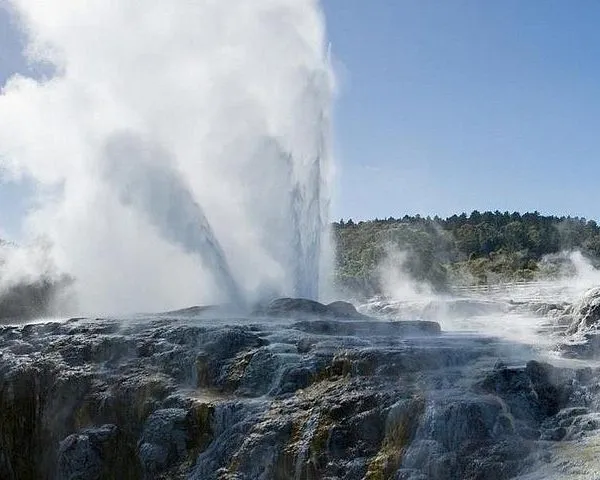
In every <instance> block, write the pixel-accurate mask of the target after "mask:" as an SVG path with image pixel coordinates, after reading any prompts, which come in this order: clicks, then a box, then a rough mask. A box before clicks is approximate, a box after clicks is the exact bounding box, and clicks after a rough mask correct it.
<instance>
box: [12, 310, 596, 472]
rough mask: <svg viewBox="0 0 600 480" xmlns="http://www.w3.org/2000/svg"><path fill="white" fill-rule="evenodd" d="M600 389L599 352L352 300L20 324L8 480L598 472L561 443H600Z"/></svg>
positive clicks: (15, 331) (17, 327)
mask: <svg viewBox="0 0 600 480" xmlns="http://www.w3.org/2000/svg"><path fill="white" fill-rule="evenodd" d="M532 358H534V359H533V360H532ZM599 391H600V371H599V370H598V369H597V368H595V367H593V366H586V365H580V364H577V365H562V366H552V365H551V364H550V363H547V362H545V361H542V359H541V358H540V357H539V354H538V352H536V351H535V349H532V347H531V346H529V345H523V344H516V343H514V342H511V341H507V340H503V339H501V338H499V337H494V336H486V335H480V334H472V333H464V332H463V333H448V332H445V333H443V332H442V331H441V330H440V327H439V325H438V324H437V323H435V322H432V321H393V320H390V319H381V318H375V317H370V316H367V315H364V314H360V313H358V312H357V311H356V310H354V308H353V307H352V306H351V305H349V304H345V303H342V302H336V303H334V304H330V305H322V304H319V303H316V302H310V301H306V300H295V299H280V300H278V301H275V302H273V303H271V304H269V305H265V306H262V307H259V308H257V310H256V311H255V312H254V314H253V315H251V316H246V317H242V318H238V317H236V316H233V315H226V314H224V313H223V312H220V311H219V310H218V309H214V308H212V309H211V308H208V309H205V308H198V307H196V308H191V309H186V310H182V311H178V312H171V313H167V314H163V315H155V316H145V317H137V318H129V319H85V318H81V319H71V320H68V321H60V322H58V321H57V322H50V323H33V324H26V325H12V326H4V327H1V328H0V478H2V479H7V480H13V479H18V480H22V479H73V480H74V479H178V478H191V479H229V480H234V479H235V480H246V479H248V480H250V479H290V478H295V479H320V478H327V479H336V478H338V479H357V480H358V479H403V480H424V479H508V478H515V477H519V476H522V477H523V478H535V477H531V475H534V474H535V472H540V471H545V472H546V474H545V476H544V477H540V478H550V477H551V476H552V475H557V478H594V477H591V476H590V477H585V476H577V475H579V473H581V472H582V471H583V475H585V471H584V470H582V468H583V467H581V465H580V467H577V465H579V464H577V462H578V461H579V460H578V457H577V456H576V455H570V456H569V457H568V458H567V459H564V460H561V461H560V462H559V461H558V459H561V458H562V457H561V456H560V455H561V451H564V450H560V449H558V450H557V445H560V446H561V447H564V448H568V447H569V446H570V447H571V448H573V449H574V450H576V449H575V448H574V445H580V444H582V442H593V441H595V439H596V432H597V431H598V429H600V413H597V412H599V411H600V410H599V409H600V405H599V403H600V402H599V401H598V399H597V397H599V395H598V392H599ZM599 398H600V397H599ZM590 462H591V460H590ZM590 462H588V463H589V468H590V469H592V468H595V466H594V465H592V463H590ZM586 465H587V464H585V463H584V467H585V466H586ZM577 468H579V470H577ZM544 469H546V470H544ZM592 471H593V470H590V472H592ZM578 472H579V473H578ZM569 475H571V477H569ZM528 476H529V477H528Z"/></svg>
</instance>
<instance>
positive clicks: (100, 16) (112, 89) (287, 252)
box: [0, 0, 334, 312]
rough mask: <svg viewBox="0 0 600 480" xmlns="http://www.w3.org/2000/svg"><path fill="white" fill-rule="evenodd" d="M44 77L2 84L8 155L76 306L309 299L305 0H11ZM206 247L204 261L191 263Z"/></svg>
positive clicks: (316, 262) (316, 162) (323, 142)
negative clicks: (68, 279)
mask: <svg viewBox="0 0 600 480" xmlns="http://www.w3.org/2000/svg"><path fill="white" fill-rule="evenodd" d="M9 8H10V9H11V12H12V13H13V14H14V17H15V18H16V19H18V21H19V24H20V25H21V26H22V28H23V32H24V34H25V36H26V38H27V54H28V55H29V57H30V58H31V60H32V61H35V62H44V63H47V64H49V65H51V67H52V70H53V71H54V74H53V75H52V76H51V77H50V78H47V79H41V80H40V79H32V78H24V77H22V76H14V77H12V78H11V79H10V80H9V81H8V82H7V84H6V85H5V86H4V87H3V90H2V94H1V95H0V162H1V164H0V167H1V168H2V169H3V170H6V171H8V172H10V173H11V174H12V175H17V176H19V175H25V176H28V177H30V178H31V179H33V180H34V181H35V182H36V183H37V185H38V187H39V191H40V194H42V193H43V194H44V195H45V197H44V201H43V202H40V203H41V205H42V206H41V207H40V208H39V209H38V210H37V211H35V212H33V213H32V214H31V215H30V217H29V218H28V219H27V228H28V231H29V232H30V233H31V234H32V235H36V236H37V235H44V236H45V237H46V238H47V239H48V240H49V242H50V245H51V252H50V253H51V257H52V260H53V262H54V263H55V264H56V267H57V268H58V269H59V270H60V271H63V272H66V273H69V274H70V275H72V276H73V277H74V278H75V279H76V284H75V286H74V288H75V290H76V293H77V298H78V300H79V302H80V308H81V309H84V310H88V311H96V312H97V311H104V312H109V311H119V312H127V311H136V310H137V311H139V310H154V309H165V308H175V307H179V306H181V305H188V304H196V303H204V302H216V301H231V300H234V301H235V300H237V298H236V297H244V298H246V299H252V298H254V297H257V296H260V295H262V294H264V292H272V293H274V294H275V293H276V294H296V295H303V296H312V297H316V296H318V294H319V291H318V290H319V289H322V285H321V286H319V280H320V279H322V278H323V276H322V269H323V267H322V265H323V264H324V262H323V257H324V256H326V255H327V252H328V250H329V246H328V242H327V235H326V225H328V223H329V222H328V207H329V204H328V189H329V187H328V185H329V183H330V177H331V173H332V162H331V158H330V152H329V136H330V135H329V118H330V106H331V99H332V96H333V90H334V84H333V76H332V73H331V68H330V65H329V61H328V55H327V48H326V47H327V46H326V41H325V31H324V22H323V18H322V14H321V12H320V8H319V4H318V2H317V1H314V0H220V1H218V2H214V1H208V0H204V1H202V0H200V1H197V2H188V1H185V0H173V1H170V2H163V1H159V0H148V1H145V2H106V1H104V0H91V1H88V2H84V3H81V2H71V1H67V0H52V1H47V2H35V1H31V0H9ZM199 259H200V260H201V261H199Z"/></svg>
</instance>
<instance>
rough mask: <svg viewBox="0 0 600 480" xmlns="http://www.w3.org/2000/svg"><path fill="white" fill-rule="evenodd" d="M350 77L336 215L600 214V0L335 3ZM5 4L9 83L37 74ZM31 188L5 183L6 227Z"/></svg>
mask: <svg viewBox="0 0 600 480" xmlns="http://www.w3.org/2000/svg"><path fill="white" fill-rule="evenodd" d="M323 4H324V8H325V13H326V18H327V24H328V30H329V37H330V41H331V43H332V49H333V52H334V56H335V64H336V70H337V73H338V77H339V83H340V95H339V98H338V101H337V103H336V114H335V134H336V154H337V159H338V164H339V172H338V182H337V185H336V193H335V202H334V212H333V214H334V218H340V217H344V218H349V217H352V218H354V219H364V218H373V217H380V218H381V217H388V216H396V217H398V216H403V215H404V214H407V213H408V214H415V213H420V214H423V215H428V214H431V215H435V214H439V215H443V216H445V215H450V214H452V213H455V212H456V213H459V212H462V211H471V210H473V209H478V210H488V209H490V210H496V209H499V210H511V211H512V210H520V211H525V210H539V211H541V212H543V213H556V214H572V215H582V216H586V217H588V218H595V219H599V218H600V188H598V185H599V179H600V134H599V132H598V125H599V124H600V28H598V25H600V2H599V1H597V0H577V1H574V2H569V1H565V0H544V1H541V0H539V1H533V0H532V1H524V0H502V1H493V0H435V1H434V0H369V1H366V0H323ZM19 51H20V43H19V41H18V35H17V34H16V32H15V30H14V29H11V28H10V26H9V23H8V18H7V16H6V14H5V13H4V12H3V10H2V9H1V8H0V84H2V83H3V82H4V81H5V79H6V78H7V76H8V75H10V74H11V73H13V72H15V71H21V72H22V71H25V70H26V68H27V67H26V64H25V62H24V61H23V59H22V58H21V56H20V53H19ZM24 191H30V188H27V187H23V186H19V185H14V184H13V185H10V184H8V185H7V184H3V185H0V234H1V232H5V234H6V233H8V235H9V236H13V237H16V236H18V233H17V232H18V229H19V221H20V218H21V216H22V215H23V212H24V211H25V209H26V208H27V205H28V203H27V202H28V200H27V195H24V194H23V192H24Z"/></svg>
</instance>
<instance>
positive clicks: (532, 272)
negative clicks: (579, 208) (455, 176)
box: [333, 211, 600, 293]
mask: <svg viewBox="0 0 600 480" xmlns="http://www.w3.org/2000/svg"><path fill="white" fill-rule="evenodd" d="M333 231H334V239H335V242H336V246H337V271H336V274H337V283H338V285H339V286H342V287H347V288H351V289H353V290H363V291H365V290H366V291H367V292H368V293H374V292H376V291H377V290H378V285H377V282H378V268H380V266H381V265H382V264H383V263H385V261H386V258H388V256H389V252H390V251H403V252H406V254H407V255H406V263H405V265H404V269H405V270H406V271H407V273H409V274H410V275H411V276H412V277H413V278H415V279H416V280H420V281H427V282H429V283H431V284H433V285H434V286H435V287H437V288H444V287H445V286H447V285H449V284H451V283H489V282H496V281H514V280H529V279H533V278H538V277H540V276H547V275H552V274H553V273H555V272H554V270H553V268H552V267H550V266H549V265H551V264H550V263H548V262H547V261H546V260H547V258H548V256H551V255H553V254H554V255H557V254H560V252H564V251H573V250H579V251H581V252H582V253H583V254H584V255H585V256H587V257H589V258H590V259H591V260H592V261H595V260H596V259H599V258H600V227H599V226H598V225H597V223H596V222H595V221H593V220H586V219H585V218H579V217H557V216H544V215H541V214H539V213H538V212H533V213H525V214H520V213H509V212H504V213H502V212H499V211H496V212H483V213H480V212H478V211H474V212H472V213H471V214H470V215H467V214H465V213H463V214H461V215H453V216H451V217H449V218H445V219H442V218H439V217H434V218H430V217H426V218H425V217H421V216H419V215H416V216H408V215H407V216H404V217H403V218H399V219H396V218H391V217H390V218H388V219H386V220H379V219H375V220H371V221H364V222H363V221H361V222H354V221H352V220H347V221H344V220H343V219H342V220H340V221H339V222H336V223H334V225H333Z"/></svg>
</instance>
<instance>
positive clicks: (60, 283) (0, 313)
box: [0, 277, 71, 323]
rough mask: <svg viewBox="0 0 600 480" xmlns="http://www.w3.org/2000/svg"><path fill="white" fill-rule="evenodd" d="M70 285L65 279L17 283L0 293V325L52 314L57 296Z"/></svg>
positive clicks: (43, 279)
mask: <svg viewBox="0 0 600 480" xmlns="http://www.w3.org/2000/svg"><path fill="white" fill-rule="evenodd" d="M70 284H71V280H70V279H69V278H67V277H63V278H61V279H50V278H41V279H39V280H38V281H36V282H33V283H27V282H23V283H18V284H15V285H12V286H11V287H8V288H7V289H5V290H4V291H2V292H0V323H3V322H7V321H26V320H28V319H32V318H38V317H42V316H45V315H50V314H52V313H53V309H54V307H55V305H54V302H55V300H56V297H57V295H59V294H61V293H62V292H64V290H65V289H66V288H67V287H68V286H69V285H70Z"/></svg>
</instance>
